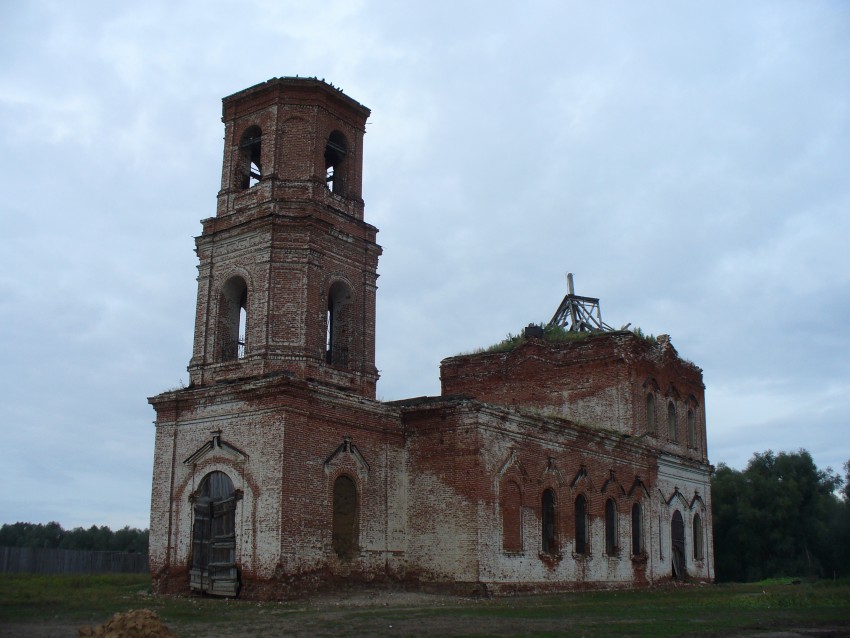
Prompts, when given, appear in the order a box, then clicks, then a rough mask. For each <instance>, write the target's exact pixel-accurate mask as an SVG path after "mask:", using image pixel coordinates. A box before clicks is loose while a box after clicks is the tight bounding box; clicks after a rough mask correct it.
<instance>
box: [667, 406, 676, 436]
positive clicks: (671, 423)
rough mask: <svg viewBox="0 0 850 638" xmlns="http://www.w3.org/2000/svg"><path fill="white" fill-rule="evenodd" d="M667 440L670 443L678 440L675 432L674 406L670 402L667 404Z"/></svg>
mask: <svg viewBox="0 0 850 638" xmlns="http://www.w3.org/2000/svg"><path fill="white" fill-rule="evenodd" d="M667 438H668V439H670V440H671V441H678V440H679V436H678V433H677V432H676V406H675V405H674V404H673V402H672V401H670V402H669V403H668V404H667Z"/></svg>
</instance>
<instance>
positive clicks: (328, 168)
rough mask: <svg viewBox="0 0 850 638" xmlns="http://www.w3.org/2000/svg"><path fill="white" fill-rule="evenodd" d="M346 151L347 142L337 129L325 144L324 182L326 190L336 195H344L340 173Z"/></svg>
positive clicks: (343, 185) (343, 184)
mask: <svg viewBox="0 0 850 638" xmlns="http://www.w3.org/2000/svg"><path fill="white" fill-rule="evenodd" d="M347 153H348V144H346V142H345V137H343V135H342V133H340V132H339V131H334V132H333V133H331V134H330V137H328V143H327V145H326V146H325V183H326V184H327V186H328V190H330V191H331V192H332V193H336V194H337V195H344V194H345V193H344V191H345V183H344V181H345V180H344V179H343V174H342V170H341V168H342V164H343V161H344V160H345V156H346V154H347Z"/></svg>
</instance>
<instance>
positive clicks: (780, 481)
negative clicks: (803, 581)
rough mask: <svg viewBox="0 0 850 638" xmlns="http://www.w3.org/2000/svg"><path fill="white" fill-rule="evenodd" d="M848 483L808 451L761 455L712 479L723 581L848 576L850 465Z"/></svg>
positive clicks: (716, 550) (723, 469) (718, 563)
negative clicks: (739, 467) (821, 468)
mask: <svg viewBox="0 0 850 638" xmlns="http://www.w3.org/2000/svg"><path fill="white" fill-rule="evenodd" d="M844 470H845V473H846V474H845V478H844V479H842V477H840V476H839V475H837V474H836V473H835V472H833V470H832V469H831V468H827V469H826V470H819V469H818V468H817V466H816V465H815V463H814V461H813V460H812V457H811V455H810V454H809V453H808V452H807V451H806V450H799V451H798V452H779V453H778V454H775V453H774V452H772V451H771V450H768V451H767V452H763V453H756V454H754V455H753V457H752V458H751V459H750V461H749V463H748V464H747V467H746V468H745V469H744V470H741V471H738V470H734V469H732V468H730V467H727V466H726V465H724V464H723V463H720V464H719V465H718V466H717V469H716V470H715V472H714V474H713V475H712V478H711V503H712V514H713V516H714V563H715V570H716V574H717V580H718V581H755V580H762V579H765V578H774V577H782V576H803V577H820V578H841V577H843V578H846V577H848V576H850V461H848V462H847V463H845V464H844Z"/></svg>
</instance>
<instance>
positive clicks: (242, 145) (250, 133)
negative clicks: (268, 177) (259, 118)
mask: <svg viewBox="0 0 850 638" xmlns="http://www.w3.org/2000/svg"><path fill="white" fill-rule="evenodd" d="M261 137H262V131H261V130H260V127H259V126H250V127H248V129H247V130H246V131H245V132H244V133H243V134H242V140H241V141H240V142H239V167H238V172H239V187H240V188H243V189H246V188H251V187H252V186H254V185H255V184H257V182H259V181H260V180H261V179H262V177H263V169H262V164H261V159H262V144H261Z"/></svg>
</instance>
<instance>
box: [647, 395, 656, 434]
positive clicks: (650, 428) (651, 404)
mask: <svg viewBox="0 0 850 638" xmlns="http://www.w3.org/2000/svg"><path fill="white" fill-rule="evenodd" d="M646 431H647V432H650V433H653V434H654V433H655V395H652V394H647V395H646Z"/></svg>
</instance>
